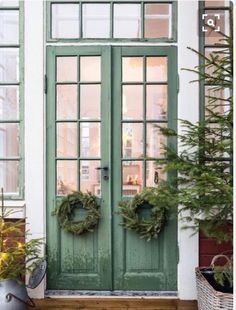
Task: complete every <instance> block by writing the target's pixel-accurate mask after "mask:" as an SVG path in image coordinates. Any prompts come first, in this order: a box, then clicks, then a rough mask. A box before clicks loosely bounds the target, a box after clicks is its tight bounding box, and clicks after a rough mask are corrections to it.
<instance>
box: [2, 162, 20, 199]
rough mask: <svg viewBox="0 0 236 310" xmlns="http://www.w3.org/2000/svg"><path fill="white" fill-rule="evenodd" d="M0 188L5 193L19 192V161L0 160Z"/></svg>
mask: <svg viewBox="0 0 236 310" xmlns="http://www.w3.org/2000/svg"><path fill="white" fill-rule="evenodd" d="M0 188H4V193H5V194H18V193H19V162H18V161H12V160H11V161H10V160H9V161H1V160H0Z"/></svg>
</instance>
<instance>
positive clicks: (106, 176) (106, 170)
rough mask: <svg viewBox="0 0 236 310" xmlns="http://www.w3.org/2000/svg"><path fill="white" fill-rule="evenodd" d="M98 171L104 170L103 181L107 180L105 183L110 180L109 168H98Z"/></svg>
mask: <svg viewBox="0 0 236 310" xmlns="http://www.w3.org/2000/svg"><path fill="white" fill-rule="evenodd" d="M96 170H102V178H103V180H105V181H107V180H109V175H108V170H109V168H108V167H107V166H105V167H97V168H96Z"/></svg>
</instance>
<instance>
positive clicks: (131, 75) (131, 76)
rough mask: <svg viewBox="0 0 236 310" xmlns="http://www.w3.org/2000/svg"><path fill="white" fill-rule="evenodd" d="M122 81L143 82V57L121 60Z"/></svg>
mask: <svg viewBox="0 0 236 310" xmlns="http://www.w3.org/2000/svg"><path fill="white" fill-rule="evenodd" d="M122 81H123V82H142V81H143V57H123V58H122Z"/></svg>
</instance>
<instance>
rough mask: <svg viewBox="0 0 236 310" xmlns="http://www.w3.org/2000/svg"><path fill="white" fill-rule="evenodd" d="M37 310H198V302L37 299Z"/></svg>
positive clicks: (118, 299)
mask: <svg viewBox="0 0 236 310" xmlns="http://www.w3.org/2000/svg"><path fill="white" fill-rule="evenodd" d="M34 301H35V304H36V308H35V309H37V310H47V309H48V310H50V309H54V310H59V309H60V310H61V309H63V310H67V309H76V310H121V309H128V310H145V309H147V310H197V301H195V300H179V299H161V298H160V299H159V298H150V297H148V298H145V297H140V298H124V297H123V298H113V297H112V298H104V297H96V298H94V297H93V298H88V297H86V298H83V297H79V298H50V297H48V298H45V299H35V300H34Z"/></svg>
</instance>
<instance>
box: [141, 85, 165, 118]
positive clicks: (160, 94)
mask: <svg viewBox="0 0 236 310" xmlns="http://www.w3.org/2000/svg"><path fill="white" fill-rule="evenodd" d="M146 96H147V99H146V105H147V119H153V120H155V119H156V120H158V119H160V120H163V119H164V120H165V119H166V118H167V86H166V85H147V88H146Z"/></svg>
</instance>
